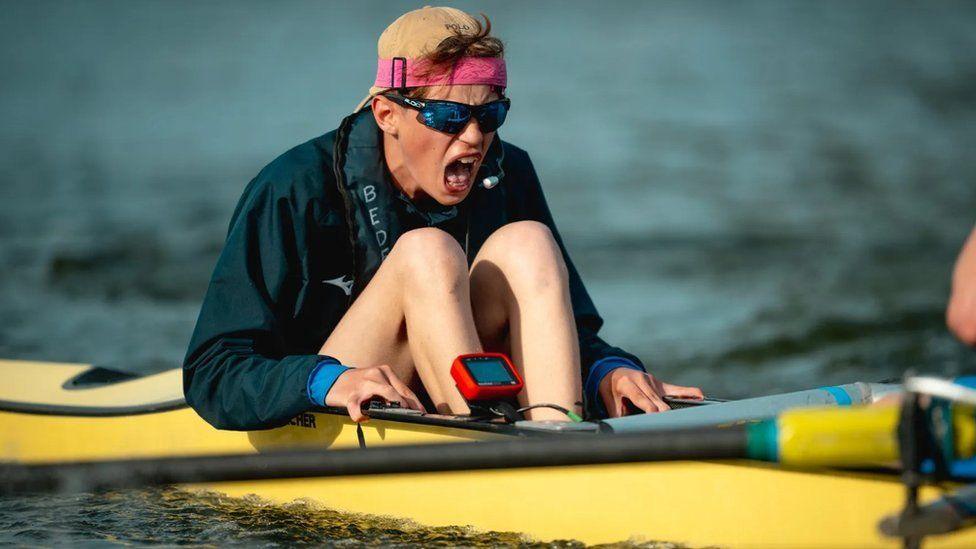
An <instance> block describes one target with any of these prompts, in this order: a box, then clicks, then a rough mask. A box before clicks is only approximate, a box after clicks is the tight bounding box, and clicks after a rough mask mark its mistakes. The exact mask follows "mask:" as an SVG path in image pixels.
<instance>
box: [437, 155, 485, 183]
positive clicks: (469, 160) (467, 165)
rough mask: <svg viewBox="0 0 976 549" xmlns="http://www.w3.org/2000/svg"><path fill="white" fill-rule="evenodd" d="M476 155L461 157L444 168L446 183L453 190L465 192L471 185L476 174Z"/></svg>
mask: <svg viewBox="0 0 976 549" xmlns="http://www.w3.org/2000/svg"><path fill="white" fill-rule="evenodd" d="M476 164H477V158H476V157H475V156H466V157H464V158H459V159H457V160H455V161H454V162H451V163H450V164H448V165H447V168H445V169H444V185H445V186H447V189H448V190H449V191H451V192H463V191H466V190H468V189H469V188H470V187H471V183H472V181H474V176H475V172H474V170H475V165H476Z"/></svg>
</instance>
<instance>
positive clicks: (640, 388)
mask: <svg viewBox="0 0 976 549" xmlns="http://www.w3.org/2000/svg"><path fill="white" fill-rule="evenodd" d="M621 393H622V394H623V396H625V397H626V398H627V399H628V400H630V401H631V402H633V403H634V406H637V407H638V408H640V409H641V410H643V411H644V412H646V413H648V414H653V413H655V412H663V411H665V410H670V409H671V407H670V406H668V405H667V403H665V402H664V400H662V399H661V397H660V395H658V394H657V392H655V391H654V388H653V387H651V384H650V382H649V381H647V378H646V377H639V378H637V382H636V383H634V382H633V381H629V382H628V383H623V384H621ZM624 413H626V410H624Z"/></svg>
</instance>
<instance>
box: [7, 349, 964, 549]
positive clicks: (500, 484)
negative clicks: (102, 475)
mask: <svg viewBox="0 0 976 549" xmlns="http://www.w3.org/2000/svg"><path fill="white" fill-rule="evenodd" d="M84 370H85V367H82V366H76V365H51V364H48V365H37V364H28V363H18V362H11V361H6V362H3V361H0V376H2V377H3V378H4V379H7V380H13V384H8V385H7V386H6V387H7V389H3V390H0V401H2V402H6V403H8V404H9V403H10V402H13V397H14V396H15V395H16V393H17V389H18V386H19V385H21V384H25V383H30V384H31V385H32V388H31V389H25V390H24V392H23V393H21V394H29V395H30V396H31V397H32V398H33V399H35V401H36V402H37V403H40V404H43V403H45V402H48V401H51V402H61V403H64V402H70V403H71V404H72V405H75V406H79V407H83V406H91V407H99V408H100V409H103V410H107V409H109V408H112V407H113V406H115V407H125V406H131V405H132V403H134V402H150V401H152V398H150V397H153V395H155V397H154V398H157V400H158V401H159V403H160V408H161V409H163V410H162V411H157V412H152V413H140V414H122V415H107V416H105V417H85V416H82V415H64V414H60V415H58V414H41V413H36V412H33V413H24V412H15V411H9V410H8V411H0V460H3V461H15V462H20V463H39V462H52V461H79V460H81V461H83V460H92V459H115V458H128V457H162V456H179V455H205V454H225V453H247V452H262V451H268V450H272V449H280V448H294V447H318V448H326V447H328V448H338V447H355V446H357V445H358V444H359V439H358V436H357V432H356V426H355V425H354V424H353V423H351V422H350V421H349V420H348V418H346V417H344V416H340V415H333V414H325V413H316V414H304V415H303V416H300V417H299V418H296V420H295V421H293V424H292V425H288V426H285V427H281V428H279V429H273V430H268V431H256V432H232V431H218V430H215V429H213V428H212V427H210V426H209V425H208V424H206V423H205V422H204V421H202V420H201V419H200V418H199V417H198V416H197V415H196V414H195V413H194V412H193V411H192V410H190V409H188V408H185V407H176V406H175V405H172V403H171V404H170V409H164V408H166V402H168V401H166V399H165V398H161V397H160V396H159V395H160V394H159V391H160V387H168V388H169V389H170V390H171V392H172V391H174V389H173V387H174V384H175V386H176V387H177V388H178V387H179V382H180V381H179V372H164V373H162V374H158V375H157V376H150V377H148V378H143V379H138V380H133V381H127V382H123V383H117V384H113V385H110V386H106V387H100V388H93V389H85V390H75V391H77V393H76V394H74V395H72V396H71V397H70V399H73V400H70V399H69V400H65V399H62V398H60V397H59V396H58V395H52V394H51V393H56V392H57V391H56V390H53V389H50V388H51V387H61V386H63V385H64V381H65V380H67V379H69V378H70V377H72V376H74V375H77V374H78V373H80V372H82V371H84ZM28 371H30V374H28V373H26V372H28ZM55 382H56V383H55ZM38 386H47V387H48V388H49V392H48V393H46V394H45V393H43V392H42V391H40V390H38V389H37V387H38ZM84 393H87V396H85V397H84V398H82V397H81V395H82V394H84ZM164 396H165V395H164ZM45 399H47V400H45ZM0 406H2V405H0ZM6 407H7V408H8V409H9V408H11V406H6ZM80 409H81V408H79V410H80ZM106 413H109V412H106ZM497 436H499V435H493V434H491V433H484V432H478V431H470V430H467V429H451V428H442V427H432V426H426V425H412V424H404V423H400V422H393V421H378V420H374V421H371V422H370V423H369V424H367V425H365V426H364V427H363V437H364V440H365V442H366V445H367V446H381V445H395V444H417V443H447V442H461V441H478V440H484V439H486V438H492V437H497ZM661 436H666V435H661ZM199 488H206V489H211V490H215V491H219V492H222V493H225V494H228V495H230V496H244V495H249V494H254V495H257V496H260V497H262V498H264V499H267V500H269V501H273V502H282V503H284V502H290V501H293V500H296V499H308V500H314V501H317V502H320V503H322V504H324V505H326V506H328V507H330V508H333V509H337V510H342V511H350V512H356V513H367V514H375V515H389V516H395V517H402V518H407V519H411V520H414V521H416V522H417V523H419V524H422V525H428V526H464V525H467V526H471V527H473V528H476V529H480V530H493V531H515V532H521V533H524V534H526V535H527V536H529V537H531V538H534V539H538V540H555V539H575V540H579V541H582V542H585V543H591V544H595V543H611V542H620V541H625V540H631V539H634V540H663V541H671V542H679V543H684V544H687V545H691V546H705V545H717V546H726V547H775V546H780V547H797V546H807V547H898V546H899V542H898V540H892V539H888V538H883V537H882V536H881V535H880V534H879V533H878V532H877V524H878V521H879V520H880V519H881V517H882V516H884V515H886V514H889V513H893V512H897V510H898V509H899V508H900V506H901V504H902V500H903V497H904V490H903V488H902V486H901V485H900V484H899V482H898V479H897V478H896V477H894V476H891V475H883V474H866V473H844V472H837V471H827V470H823V471H799V470H790V469H786V468H782V467H779V466H775V465H768V464H760V463H754V462H745V461H743V462H701V461H677V462H654V463H632V464H622V465H589V466H575V467H552V468H536V469H511V470H494V471H472V472H455V473H422V474H397V475H372V476H362V477H346V478H309V479H296V480H269V481H249V482H224V483H219V484H213V485H202V486H199ZM935 496H936V493H935V491H934V490H927V491H925V492H924V494H923V497H924V498H925V499H932V498H934V497H935ZM973 546H976V532H963V533H959V534H954V535H950V536H943V537H933V538H929V539H928V540H927V542H926V547H973Z"/></svg>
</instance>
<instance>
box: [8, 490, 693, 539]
mask: <svg viewBox="0 0 976 549" xmlns="http://www.w3.org/2000/svg"><path fill="white" fill-rule="evenodd" d="M0 531H2V532H3V538H2V541H3V542H5V543H13V544H18V545H25V546H35V545H58V546H61V545H72V546H118V547H132V546H146V545H180V546H186V545H191V546H200V545H211V546H212V545H215V544H220V545H221V546H223V545H248V546H261V547H290V546H294V545H316V546H323V545H324V546H332V547H359V546H362V545H364V544H368V545H377V546H384V547H402V548H414V547H498V546H508V547H523V548H526V549H576V548H581V547H584V546H583V545H582V544H581V543H578V542H574V541H571V540H563V541H553V542H551V543H539V542H533V541H531V540H529V539H526V538H524V537H523V536H520V535H519V534H516V533H511V532H474V531H471V530H470V529H466V528H462V527H444V528H426V527H419V526H418V525H416V524H414V523H411V522H408V521H403V520H395V519H391V518H384V517H376V516H365V515H352V514H348V513H337V512H335V511H331V510H329V509H325V508H322V507H320V506H318V505H316V504H314V503H313V502H294V503H291V504H288V505H268V504H266V503H264V502H262V501H261V500H259V499H247V498H244V499H235V498H227V497H224V496H221V495H220V494H215V493H203V494H201V493H189V492H183V491H180V490H149V491H142V492H125V493H105V494H97V495H81V496H75V497H70V498H69V497H64V496H60V497H41V496H39V497H33V498H24V499H19V500H16V501H13V500H4V499H0ZM602 547H606V548H610V547H614V548H621V549H623V548H657V549H671V548H675V547H678V546H677V545H674V544H670V543H664V542H650V541H647V542H624V543H619V544H613V545H604V546H602Z"/></svg>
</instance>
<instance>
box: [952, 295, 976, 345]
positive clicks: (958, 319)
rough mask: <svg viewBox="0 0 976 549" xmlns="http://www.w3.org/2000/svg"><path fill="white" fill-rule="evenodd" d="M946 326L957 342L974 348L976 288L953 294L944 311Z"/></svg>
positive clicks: (975, 337) (975, 339)
mask: <svg viewBox="0 0 976 549" xmlns="http://www.w3.org/2000/svg"><path fill="white" fill-rule="evenodd" d="M946 324H948V325H949V329H950V330H951V331H952V333H953V334H955V335H956V337H958V338H959V341H962V342H963V343H965V344H966V345H970V346H974V347H976V288H973V289H972V291H970V292H968V293H966V292H962V291H958V292H954V293H953V294H952V298H951V299H950V300H949V308H948V310H947V311H946Z"/></svg>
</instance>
